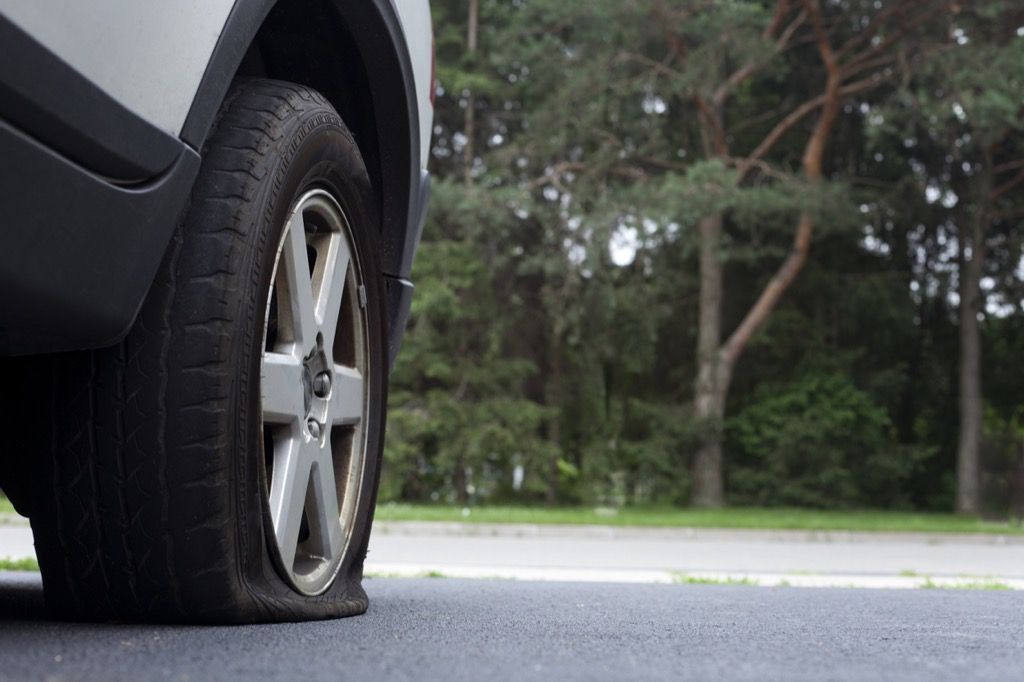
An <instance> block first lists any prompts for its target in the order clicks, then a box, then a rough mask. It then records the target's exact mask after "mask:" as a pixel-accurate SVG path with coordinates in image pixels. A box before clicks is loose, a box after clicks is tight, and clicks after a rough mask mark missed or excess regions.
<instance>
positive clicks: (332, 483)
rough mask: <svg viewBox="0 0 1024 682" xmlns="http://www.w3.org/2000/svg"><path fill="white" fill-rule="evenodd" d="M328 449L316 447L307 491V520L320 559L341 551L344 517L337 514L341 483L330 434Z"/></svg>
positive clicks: (311, 539)
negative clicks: (335, 471) (336, 468)
mask: <svg viewBox="0 0 1024 682" xmlns="http://www.w3.org/2000/svg"><path fill="white" fill-rule="evenodd" d="M325 440H326V443H327V444H328V445H327V446H326V447H318V448H316V451H315V453H314V454H313V456H314V459H313V465H312V468H311V470H310V477H309V490H308V491H307V492H306V520H307V521H308V522H309V535H310V541H311V542H312V543H313V547H312V548H313V549H315V550H316V551H317V552H318V553H319V554H320V556H323V557H332V556H334V555H335V554H336V553H337V552H340V551H341V542H342V532H341V518H340V512H339V511H338V484H337V481H336V480H335V478H334V462H333V461H332V459H331V448H330V442H331V439H330V434H328V436H327V438H326V439H325Z"/></svg>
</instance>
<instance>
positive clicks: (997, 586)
mask: <svg viewBox="0 0 1024 682" xmlns="http://www.w3.org/2000/svg"><path fill="white" fill-rule="evenodd" d="M920 587H921V589H923V590H986V591H995V592H1002V591H1004V590H1012V589H1013V588H1012V587H1010V586H1009V585H1007V584H1006V583H1001V582H999V581H998V580H967V581H964V582H957V583H936V582H933V581H932V579H931V578H926V579H925V581H924V582H923V583H921V585H920Z"/></svg>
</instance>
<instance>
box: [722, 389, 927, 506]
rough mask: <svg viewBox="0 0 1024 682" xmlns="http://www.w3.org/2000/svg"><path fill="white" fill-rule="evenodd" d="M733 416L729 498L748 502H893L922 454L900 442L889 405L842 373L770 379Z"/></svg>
mask: <svg viewBox="0 0 1024 682" xmlns="http://www.w3.org/2000/svg"><path fill="white" fill-rule="evenodd" d="M758 393H759V395H758V397H757V398H755V400H754V402H753V404H752V405H751V406H750V407H748V408H747V409H745V410H743V411H742V412H740V413H739V414H738V415H736V416H735V417H733V418H732V419H730V420H729V423H728V426H727V433H728V437H729V440H730V441H731V443H732V444H733V447H732V448H731V449H730V452H731V457H730V460H729V465H728V480H729V491H730V498H731V499H733V500H735V501H736V502H739V503H742V504H754V505H760V506H798V507H817V508H829V507H857V506H871V507H890V506H899V505H901V504H905V500H904V499H902V498H901V491H902V490H904V489H905V486H906V484H907V482H908V481H909V480H910V477H911V476H912V475H913V473H914V470H915V466H916V464H917V460H918V459H919V458H920V456H921V453H919V452H915V451H914V450H912V449H909V448H900V447H897V446H896V445H895V443H894V438H893V434H892V423H891V421H890V419H889V417H888V415H887V414H886V412H885V410H884V409H882V408H880V407H879V406H878V405H875V404H874V403H873V402H872V401H871V398H870V397H869V396H868V395H867V394H866V393H864V392H863V391H861V390H860V389H858V388H857V387H856V386H855V385H854V384H853V382H851V381H850V380H849V378H847V377H846V376H843V375H840V374H825V375H815V374H810V375H807V376H804V377H801V378H799V379H796V380H794V381H792V382H791V383H789V384H787V385H784V386H771V385H768V386H764V387H762V388H761V389H759V391H758Z"/></svg>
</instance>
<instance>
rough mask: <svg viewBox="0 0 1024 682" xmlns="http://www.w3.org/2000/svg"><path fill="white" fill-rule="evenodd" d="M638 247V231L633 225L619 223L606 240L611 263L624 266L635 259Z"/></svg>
mask: <svg viewBox="0 0 1024 682" xmlns="http://www.w3.org/2000/svg"><path fill="white" fill-rule="evenodd" d="M639 248H640V232H639V231H638V230H637V229H636V228H635V227H629V226H627V225H620V226H619V227H618V228H617V229H616V230H615V232H613V233H612V238H611V240H609V242H608V254H609V255H610V256H611V259H612V263H615V264H616V265H618V266H619V267H625V266H627V265H629V264H631V263H632V262H633V261H634V260H636V252H637V250H638V249H639Z"/></svg>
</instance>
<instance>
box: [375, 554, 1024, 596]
mask: <svg viewBox="0 0 1024 682" xmlns="http://www.w3.org/2000/svg"><path fill="white" fill-rule="evenodd" d="M366 577H367V578H368V579H371V580H373V579H378V578H460V579H478V580H479V579H483V580H524V581H540V582H574V583H580V582H585V583H594V582H597V583H617V584H642V585H719V586H721V585H732V586H745V587H802V588H816V587H819V588H820V587H828V588H851V589H895V590H907V589H954V590H955V589H965V590H994V591H998V590H1011V591H1016V590H1024V579H1020V578H1002V577H999V576H952V575H947V576H926V575H857V574H849V575H844V574H808V573H735V572H733V573H721V572H716V571H693V572H679V571H659V570H603V569H577V568H531V567H512V566H461V565H449V564H399V563H377V562H373V561H367V563H366Z"/></svg>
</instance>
